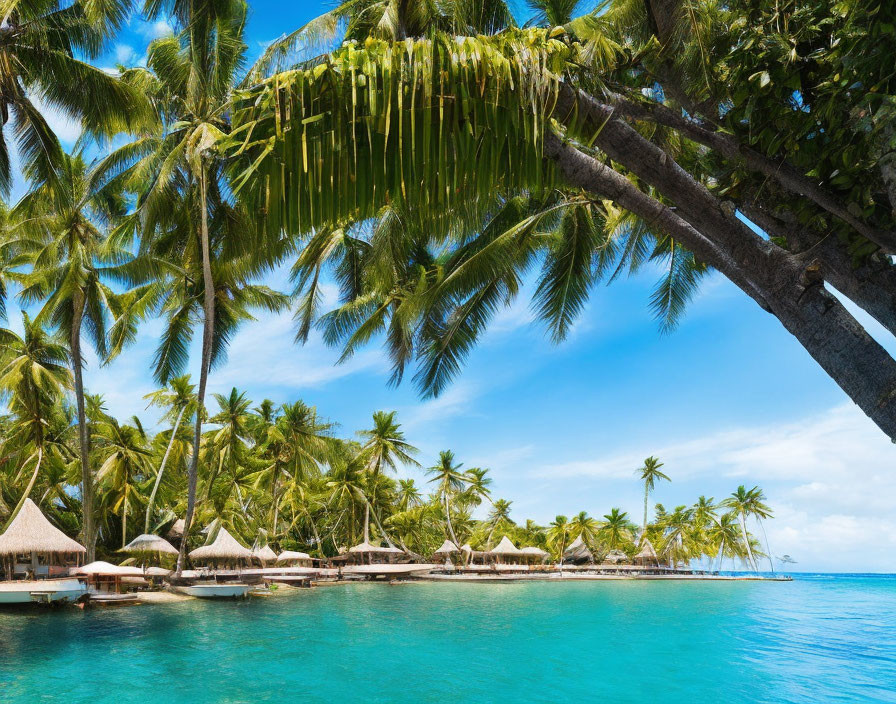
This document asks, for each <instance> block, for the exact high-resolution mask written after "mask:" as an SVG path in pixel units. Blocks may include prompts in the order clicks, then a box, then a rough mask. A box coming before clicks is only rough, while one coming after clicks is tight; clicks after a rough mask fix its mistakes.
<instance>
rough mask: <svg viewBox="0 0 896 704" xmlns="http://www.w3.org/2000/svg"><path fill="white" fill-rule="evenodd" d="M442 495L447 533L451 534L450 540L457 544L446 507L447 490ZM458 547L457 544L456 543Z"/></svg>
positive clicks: (449, 512) (449, 513)
mask: <svg viewBox="0 0 896 704" xmlns="http://www.w3.org/2000/svg"><path fill="white" fill-rule="evenodd" d="M443 497H444V499H445V520H446V522H447V523H448V533H450V535H451V542H453V543H454V544H455V545H458V542H457V536H456V535H455V534H454V526H452V525H451V510H450V509H449V508H448V492H447V491H446V492H444V494H443ZM458 547H459V545H458Z"/></svg>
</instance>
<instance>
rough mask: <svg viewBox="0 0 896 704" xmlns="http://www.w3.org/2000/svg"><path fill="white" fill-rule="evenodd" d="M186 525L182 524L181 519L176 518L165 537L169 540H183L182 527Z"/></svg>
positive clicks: (182, 520)
mask: <svg viewBox="0 0 896 704" xmlns="http://www.w3.org/2000/svg"><path fill="white" fill-rule="evenodd" d="M186 525H187V524H186V523H184V519H183V518H178V519H177V520H176V521H175V522H174V523H172V524H171V527H170V528H169V529H168V532H167V533H166V535H167V536H168V537H169V538H183V537H184V527H186Z"/></svg>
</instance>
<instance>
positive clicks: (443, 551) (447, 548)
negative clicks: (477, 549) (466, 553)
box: [433, 540, 469, 555]
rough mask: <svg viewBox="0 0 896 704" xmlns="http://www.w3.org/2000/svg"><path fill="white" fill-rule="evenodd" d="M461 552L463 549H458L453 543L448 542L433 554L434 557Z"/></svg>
mask: <svg viewBox="0 0 896 704" xmlns="http://www.w3.org/2000/svg"><path fill="white" fill-rule="evenodd" d="M467 547H469V546H467ZM460 551H461V548H458V547H457V545H455V544H454V543H452V542H451V541H450V540H446V541H445V542H444V543H442V545H441V546H440V547H439V549H438V550H436V551H435V552H434V553H433V555H451V554H452V553H455V552H460Z"/></svg>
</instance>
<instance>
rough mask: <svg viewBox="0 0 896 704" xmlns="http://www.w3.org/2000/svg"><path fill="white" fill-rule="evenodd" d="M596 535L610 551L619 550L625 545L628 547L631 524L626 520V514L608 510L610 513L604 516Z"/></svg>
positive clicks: (630, 537) (615, 509) (618, 510)
mask: <svg viewBox="0 0 896 704" xmlns="http://www.w3.org/2000/svg"><path fill="white" fill-rule="evenodd" d="M597 535H598V537H599V538H600V540H601V541H602V542H603V543H605V544H606V546H607V547H608V548H609V549H610V550H619V549H621V548H622V547H623V546H625V545H630V544H631V542H632V523H631V521H629V520H628V514H627V513H626V512H625V511H622V510H620V509H618V508H613V509H610V513H608V514H606V515H605V516H604V521H603V523H601V525H600V528H599V529H598V532H597Z"/></svg>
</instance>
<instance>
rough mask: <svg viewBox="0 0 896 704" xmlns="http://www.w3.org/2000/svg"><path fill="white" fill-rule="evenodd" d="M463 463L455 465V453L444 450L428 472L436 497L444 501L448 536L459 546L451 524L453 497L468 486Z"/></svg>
mask: <svg viewBox="0 0 896 704" xmlns="http://www.w3.org/2000/svg"><path fill="white" fill-rule="evenodd" d="M461 467H463V463H460V462H459V463H457V464H455V463H454V453H453V452H452V451H451V450H442V451H441V452H440V453H439V461H438V463H437V464H435V465H433V466H432V467H430V468H428V469H427V470H426V473H427V474H428V475H430V476H431V477H432V479H430V480H429V481H430V483H434V484H435V485H436V496H438V497H439V498H440V499H441V500H442V504H443V506H444V509H445V522H446V525H447V526H448V534H449V535H450V536H451V542H452V543H454V544H455V545H459V544H460V543H458V542H457V535H455V533H454V526H452V524H451V497H452V496H453V495H454V494H457V493H458V492H460V491H463V489H464V486H465V485H466V481H467V477H466V474H465V473H464V472H462V471H461Z"/></svg>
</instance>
